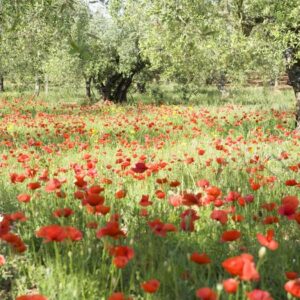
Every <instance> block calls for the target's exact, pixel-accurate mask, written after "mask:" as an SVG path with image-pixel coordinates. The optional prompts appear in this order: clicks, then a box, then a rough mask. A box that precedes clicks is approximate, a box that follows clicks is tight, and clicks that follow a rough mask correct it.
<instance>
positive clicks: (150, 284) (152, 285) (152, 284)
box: [141, 279, 160, 294]
mask: <svg viewBox="0 0 300 300" xmlns="http://www.w3.org/2000/svg"><path fill="white" fill-rule="evenodd" d="M159 286H160V282H159V281H158V280H157V279H150V280H148V281H146V282H144V283H142V284H141V287H142V289H143V290H144V291H145V292H146V293H150V294H153V293H155V292H157V290H158V289H159Z"/></svg>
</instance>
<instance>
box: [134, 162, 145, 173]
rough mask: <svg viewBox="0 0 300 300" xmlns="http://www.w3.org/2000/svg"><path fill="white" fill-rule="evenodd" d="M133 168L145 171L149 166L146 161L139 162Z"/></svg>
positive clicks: (136, 171) (136, 170)
mask: <svg viewBox="0 0 300 300" xmlns="http://www.w3.org/2000/svg"><path fill="white" fill-rule="evenodd" d="M131 170H132V171H133V172H135V173H144V172H145V171H147V170H148V167H147V166H146V164H145V163H143V162H139V163H136V164H135V167H134V168H131Z"/></svg>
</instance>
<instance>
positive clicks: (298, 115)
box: [295, 91, 300, 129]
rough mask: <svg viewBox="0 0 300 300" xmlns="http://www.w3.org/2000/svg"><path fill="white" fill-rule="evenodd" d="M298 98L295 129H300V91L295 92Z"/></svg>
mask: <svg viewBox="0 0 300 300" xmlns="http://www.w3.org/2000/svg"><path fill="white" fill-rule="evenodd" d="M295 96H296V121H295V128H299V129H300V91H298V92H295Z"/></svg>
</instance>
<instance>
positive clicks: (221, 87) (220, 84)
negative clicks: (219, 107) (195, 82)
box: [217, 72, 229, 99]
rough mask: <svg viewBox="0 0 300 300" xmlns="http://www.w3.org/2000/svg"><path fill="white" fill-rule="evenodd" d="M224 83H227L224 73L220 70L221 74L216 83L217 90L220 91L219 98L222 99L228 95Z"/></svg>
mask: <svg viewBox="0 0 300 300" xmlns="http://www.w3.org/2000/svg"><path fill="white" fill-rule="evenodd" d="M226 83H227V80H226V75H225V74H224V73H223V72H222V73H221V75H220V79H219V82H218V85H217V87H218V90H219V91H220V93H221V98H222V99H225V98H227V97H228V96H229V91H228V90H227V89H226Z"/></svg>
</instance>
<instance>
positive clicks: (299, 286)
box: [284, 278, 300, 298]
mask: <svg viewBox="0 0 300 300" xmlns="http://www.w3.org/2000/svg"><path fill="white" fill-rule="evenodd" d="M284 289H285V290H286V291H287V292H288V293H289V294H291V295H292V296H294V297H296V298H300V278H298V279H295V280H290V281H288V282H287V283H286V284H285V285H284Z"/></svg>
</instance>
